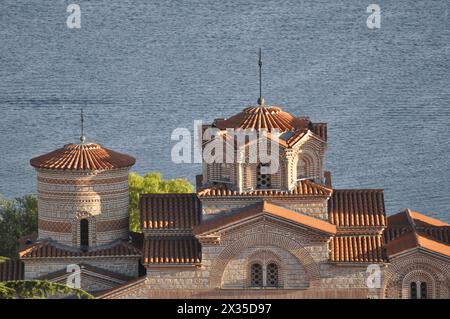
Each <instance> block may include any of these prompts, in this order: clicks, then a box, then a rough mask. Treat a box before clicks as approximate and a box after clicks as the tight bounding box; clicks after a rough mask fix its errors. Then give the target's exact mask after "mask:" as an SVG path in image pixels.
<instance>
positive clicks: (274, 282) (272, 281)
mask: <svg viewBox="0 0 450 319" xmlns="http://www.w3.org/2000/svg"><path fill="white" fill-rule="evenodd" d="M266 278H267V287H278V266H277V264H274V263H270V264H268V265H267V276H266Z"/></svg>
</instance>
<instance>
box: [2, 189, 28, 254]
mask: <svg viewBox="0 0 450 319" xmlns="http://www.w3.org/2000/svg"><path fill="white" fill-rule="evenodd" d="M36 231H37V198H36V197H35V196H34V195H26V196H23V197H18V198H15V199H5V198H0V256H7V257H17V250H18V247H19V242H18V239H19V238H20V237H22V236H25V235H29V234H31V233H33V232H36Z"/></svg>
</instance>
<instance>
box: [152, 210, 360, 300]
mask: <svg viewBox="0 0 450 319" xmlns="http://www.w3.org/2000/svg"><path fill="white" fill-rule="evenodd" d="M219 237H220V240H219V241H218V242H216V243H212V242H209V243H208V242H204V243H203V244H202V265H201V267H198V268H191V269H180V268H172V269H169V268H167V267H166V268H165V269H159V270H157V269H149V270H148V272H147V277H148V283H147V284H146V286H147V288H146V289H178V290H190V289H216V288H220V289H223V290H230V289H231V290H233V289H244V290H245V289H248V288H249V265H250V264H251V262H252V261H259V262H261V263H263V264H264V263H266V264H267V263H268V262H275V263H277V265H278V266H279V282H280V287H279V288H278V289H280V290H299V291H303V290H311V289H313V290H314V289H315V290H316V291H319V290H321V289H325V290H327V289H328V290H329V289H342V291H344V290H345V289H347V290H348V289H349V288H351V289H357V290H358V289H359V290H360V291H366V290H367V286H366V278H367V274H366V266H367V265H358V266H357V267H355V266H353V267H352V266H347V265H334V264H330V263H329V261H328V253H329V252H328V238H327V237H326V236H325V237H324V236H323V235H319V234H316V233H313V232H310V231H308V230H305V229H298V228H294V227H292V226H289V225H286V224H284V223H282V222H277V221H273V220H266V219H264V218H261V220H260V221H258V222H254V221H253V222H252V223H251V224H242V225H240V226H236V227H234V228H232V229H229V230H227V231H224V232H222V233H220V234H219ZM275 290H276V289H275ZM367 296H368V295H367V293H366V295H365V298H367Z"/></svg>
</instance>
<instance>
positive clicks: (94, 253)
mask: <svg viewBox="0 0 450 319" xmlns="http://www.w3.org/2000/svg"><path fill="white" fill-rule="evenodd" d="M19 255H20V257H21V258H71V257H114V256H140V255H141V252H140V251H139V250H138V249H137V248H136V247H134V246H133V245H131V244H129V243H127V242H125V241H122V240H118V241H115V242H114V243H112V244H111V245H106V246H101V247H94V248H91V249H89V250H87V251H83V250H80V249H77V248H74V247H69V246H65V245H61V244H58V243H56V242H55V241H52V240H43V241H38V242H35V243H33V244H31V245H30V246H28V247H27V248H24V249H23V250H21V251H20V252H19Z"/></svg>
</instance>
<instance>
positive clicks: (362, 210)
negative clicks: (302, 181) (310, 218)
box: [328, 189, 386, 227]
mask: <svg viewBox="0 0 450 319" xmlns="http://www.w3.org/2000/svg"><path fill="white" fill-rule="evenodd" d="M328 219H329V221H330V223H332V224H335V225H336V226H338V227H379V226H386V213H385V208H384V195H383V190H370V189H351V190H341V189H334V190H333V196H332V197H331V198H330V200H329V201H328Z"/></svg>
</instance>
